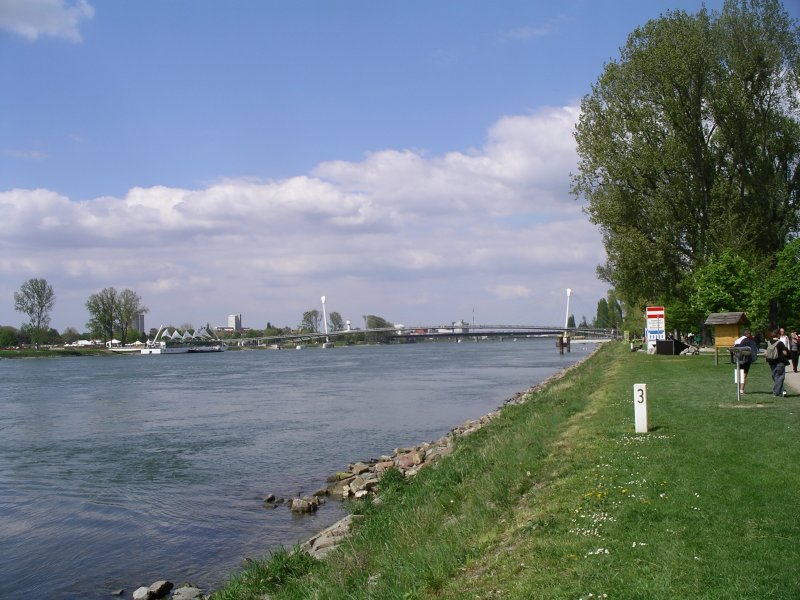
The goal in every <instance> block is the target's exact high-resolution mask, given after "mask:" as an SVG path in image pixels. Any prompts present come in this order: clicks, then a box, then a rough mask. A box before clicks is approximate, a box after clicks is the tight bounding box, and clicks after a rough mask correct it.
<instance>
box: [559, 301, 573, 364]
mask: <svg viewBox="0 0 800 600" xmlns="http://www.w3.org/2000/svg"><path fill="white" fill-rule="evenodd" d="M571 295H572V290H571V289H570V288H567V315H566V316H565V317H564V337H562V338H561V343H560V344H559V346H560V347H561V354H564V346H566V347H567V352H569V351H570V347H569V297H570V296H571Z"/></svg>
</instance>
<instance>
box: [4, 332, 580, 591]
mask: <svg viewBox="0 0 800 600" xmlns="http://www.w3.org/2000/svg"><path fill="white" fill-rule="evenodd" d="M588 351H589V346H587V347H581V346H578V347H577V348H576V349H574V350H573V352H572V353H571V354H565V355H563V356H561V355H559V354H558V352H557V350H556V348H555V347H554V344H553V340H552V339H520V340H519V341H516V342H514V341H505V342H499V341H483V342H481V343H475V342H465V343H461V344H457V343H452V342H441V343H429V344H405V345H391V346H353V347H343V348H334V349H329V350H322V349H312V348H305V349H303V350H299V351H298V350H281V351H267V350H264V351H238V352H234V351H229V352H226V353H220V354H207V355H199V354H191V355H187V354H184V355H169V356H100V357H96V356H93V357H74V358H50V359H48V358H46V359H19V360H17V359H14V360H0V381H2V384H1V385H0V598H4V599H5V598H7V599H13V598H48V599H60V598H64V599H66V598H89V599H91V598H107V597H108V596H109V594H110V593H111V592H112V591H113V590H116V589H123V588H124V589H125V590H126V593H127V597H130V596H129V594H130V592H132V591H133V590H134V589H136V588H137V587H139V586H140V585H149V584H150V583H152V582H153V581H155V580H157V579H162V578H166V579H170V580H171V581H174V582H176V583H178V582H184V581H191V582H193V583H195V584H197V585H199V586H200V587H203V588H204V589H206V590H209V589H213V588H214V587H218V586H219V584H220V583H221V582H222V581H223V580H224V579H226V577H227V576H228V575H229V574H230V573H232V572H234V571H235V570H236V569H238V568H239V565H240V563H241V561H242V559H243V558H245V557H258V556H263V555H264V554H266V553H268V552H269V551H271V550H275V549H276V548H279V547H280V546H281V545H285V546H292V545H293V544H295V543H296V542H298V541H302V540H304V539H306V538H308V537H310V536H311V535H312V534H313V533H315V532H316V531H318V530H320V529H322V528H324V527H326V526H327V525H329V524H331V523H333V522H334V521H336V520H337V519H338V518H340V517H341V516H342V514H343V511H342V509H341V507H340V506H339V504H338V502H328V503H327V504H325V505H324V506H323V507H322V508H321V509H320V511H319V512H318V513H316V514H314V515H311V516H303V517H297V516H293V515H292V514H291V513H290V512H289V510H288V509H286V508H284V507H279V508H278V509H274V510H268V509H265V508H264V507H263V504H262V500H263V498H264V496H265V495H266V494H267V493H270V492H272V493H275V494H276V495H278V496H283V497H290V496H295V495H302V494H308V493H311V492H313V491H314V490H316V489H318V488H320V487H323V485H324V482H325V478H326V477H327V476H328V475H330V474H332V473H334V472H336V471H339V470H342V469H344V468H345V467H346V466H347V464H348V463H350V462H354V461H357V460H366V459H370V458H375V457H378V456H380V455H381V454H390V453H391V452H392V451H393V450H394V449H395V448H396V447H400V446H411V445H416V444H419V443H421V442H424V441H433V440H435V439H437V438H439V437H441V436H442V435H443V434H445V433H446V432H447V431H449V430H450V429H451V428H453V427H454V426H456V425H458V424H460V423H462V422H463V421H466V420H469V419H474V418H477V417H479V416H481V415H483V414H486V413H487V412H489V411H491V410H493V409H495V408H496V407H498V406H499V405H501V404H502V403H503V402H504V401H505V400H506V399H508V398H509V397H511V396H512V395H513V394H514V393H516V392H519V391H523V390H525V389H527V388H528V387H530V386H532V385H534V384H535V383H537V382H539V381H541V380H543V379H545V378H546V377H548V376H550V375H551V374H553V373H555V372H556V371H558V370H560V369H563V368H565V367H566V366H568V365H569V364H571V363H573V362H574V361H576V360H578V359H580V358H583V357H584V356H586V354H587V352H588Z"/></svg>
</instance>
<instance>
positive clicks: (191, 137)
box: [0, 0, 800, 331]
mask: <svg viewBox="0 0 800 600" xmlns="http://www.w3.org/2000/svg"><path fill="white" fill-rule="evenodd" d="M702 5H703V3H702V2H701V1H700V0H697V1H695V0H673V1H665V2H662V1H660V0H652V1H651V0H564V1H562V2H557V3H556V2H545V1H539V0H520V1H517V0H501V1H498V0H480V1H478V0H404V1H402V2H401V1H398V0H395V1H376V0H327V1H323V0H317V1H310V0H284V1H277V0H274V1H273V0H263V1H262V0H238V1H236V2H221V1H210V0H169V1H155V0H137V1H136V2H132V1H129V2H123V1H120V0H0V82H2V84H0V228H1V230H2V235H0V324H2V325H12V326H15V327H19V326H20V325H21V324H22V323H24V322H25V321H26V320H27V317H26V316H25V315H24V314H22V313H18V312H15V311H14V299H13V295H14V292H15V291H18V290H19V288H20V286H21V285H22V284H23V283H24V282H25V281H27V280H28V279H31V278H44V279H46V280H47V281H48V282H49V283H50V284H51V285H52V286H53V289H54V291H55V295H56V304H55V307H54V309H53V311H52V313H51V316H52V320H51V326H53V327H55V328H56V329H58V330H59V331H62V330H63V329H64V328H66V327H74V328H76V329H77V330H78V331H84V330H85V325H86V323H87V321H88V320H89V315H88V313H87V311H86V308H85V305H86V301H87V299H88V298H89V296H90V295H91V294H93V293H96V292H98V291H100V290H101V289H103V288H106V287H110V286H113V287H115V288H116V289H117V290H122V289H126V288H128V289H132V290H134V291H135V292H137V293H138V294H139V295H140V296H141V298H142V302H143V304H144V305H145V306H147V307H148V308H149V312H148V313H147V314H146V315H145V323H146V327H147V328H149V327H158V326H159V325H162V324H163V325H166V324H172V325H176V326H177V325H182V324H192V325H194V326H200V325H203V324H206V323H210V324H211V325H225V324H227V316H228V315H229V314H234V313H240V314H241V315H242V324H243V325H244V326H245V327H251V328H256V329H261V328H263V327H265V326H266V324H267V323H271V324H272V325H277V326H290V327H294V326H297V325H298V324H299V323H300V322H301V320H302V315H303V313H304V312H305V311H307V310H312V309H316V310H320V311H321V310H322V305H321V297H322V296H323V295H324V296H326V310H327V311H328V312H329V313H330V312H331V311H336V312H339V313H340V314H341V316H342V317H343V319H345V320H350V321H351V322H352V323H353V326H354V327H363V323H364V321H363V315H368V314H374V315H378V316H381V317H383V318H385V319H387V320H388V321H391V322H393V323H402V324H405V325H409V326H410V325H434V324H446V323H451V322H453V321H457V320H459V319H464V320H465V321H468V322H474V323H476V324H518V325H521V324H526V325H559V324H563V323H564V320H565V317H566V309H567V291H566V290H567V289H571V290H572V293H571V296H570V298H569V302H570V306H569V312H570V313H571V314H574V315H575V317H576V319H577V320H579V321H580V319H581V318H582V317H583V316H585V317H587V318H588V319H589V320H591V319H592V318H593V317H594V315H595V312H596V308H597V302H598V300H599V299H600V298H603V297H605V295H606V293H607V290H608V287H609V286H608V284H607V283H605V282H603V281H600V280H598V278H597V277H596V267H597V265H598V264H600V263H602V262H603V261H604V252H603V246H602V240H601V236H600V233H599V231H598V230H597V228H596V227H595V226H594V225H593V224H592V223H591V222H590V221H589V220H588V217H587V216H586V214H585V212H584V207H585V202H584V200H583V199H580V198H576V197H574V196H573V195H571V193H570V174H571V173H575V171H576V166H577V155H576V151H575V143H574V139H573V135H572V133H573V130H574V125H575V123H576V120H577V119H578V116H579V114H580V100H581V98H582V97H583V96H585V95H586V94H588V93H590V91H591V85H592V84H593V83H594V82H595V81H596V80H597V78H598V77H599V76H600V74H601V73H602V70H603V66H604V64H606V63H607V62H609V61H610V60H614V59H616V58H618V56H619V48H620V47H622V46H623V45H624V44H625V41H626V39H627V36H628V34H629V33H631V32H632V31H633V30H634V29H635V28H636V27H637V26H641V25H644V24H645V23H646V22H647V21H648V20H650V19H653V18H657V17H658V16H659V15H661V14H663V13H664V12H666V11H668V10H675V9H678V10H685V11H687V12H690V13H696V12H697V11H699V10H700V8H701V7H702ZM705 6H706V7H707V8H708V9H709V10H718V9H720V8H721V6H722V1H721V0H719V1H708V2H706V3H705ZM784 6H785V8H786V9H787V10H788V11H789V13H790V14H791V15H792V16H793V17H794V18H798V16H800V8H799V7H798V2H797V0H791V1H786V2H785V3H784Z"/></svg>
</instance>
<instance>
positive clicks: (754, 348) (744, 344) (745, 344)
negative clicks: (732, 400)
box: [733, 329, 758, 395]
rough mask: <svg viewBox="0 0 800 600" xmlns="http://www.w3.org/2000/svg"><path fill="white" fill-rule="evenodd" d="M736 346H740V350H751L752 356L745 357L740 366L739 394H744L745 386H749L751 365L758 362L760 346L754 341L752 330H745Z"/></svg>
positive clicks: (734, 343) (737, 340)
mask: <svg viewBox="0 0 800 600" xmlns="http://www.w3.org/2000/svg"><path fill="white" fill-rule="evenodd" d="M733 345H734V346H738V347H740V348H748V349H749V350H750V354H748V355H747V356H746V357H743V358H742V360H741V364H739V368H740V371H741V381H739V394H740V395H741V394H744V386H745V384H747V374H748V373H749V372H750V365H752V364H753V363H754V362H756V358H757V357H758V344H756V341H755V340H754V339H753V336H752V335H750V330H749V329H745V330H744V332H743V333H742V336H741V337H739V338H737V339H736V341H735V342H733Z"/></svg>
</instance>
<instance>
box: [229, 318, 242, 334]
mask: <svg viewBox="0 0 800 600" xmlns="http://www.w3.org/2000/svg"><path fill="white" fill-rule="evenodd" d="M227 329H228V330H229V331H241V330H242V315H241V314H238V315H228V327H227Z"/></svg>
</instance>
